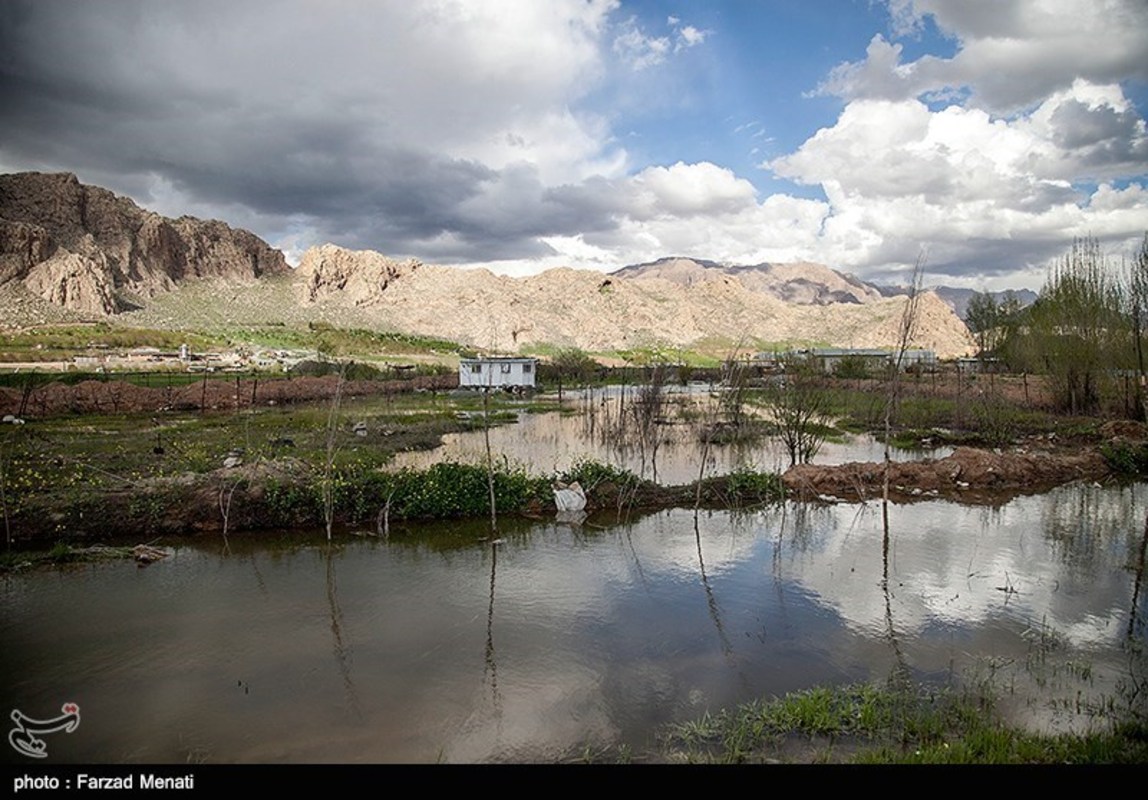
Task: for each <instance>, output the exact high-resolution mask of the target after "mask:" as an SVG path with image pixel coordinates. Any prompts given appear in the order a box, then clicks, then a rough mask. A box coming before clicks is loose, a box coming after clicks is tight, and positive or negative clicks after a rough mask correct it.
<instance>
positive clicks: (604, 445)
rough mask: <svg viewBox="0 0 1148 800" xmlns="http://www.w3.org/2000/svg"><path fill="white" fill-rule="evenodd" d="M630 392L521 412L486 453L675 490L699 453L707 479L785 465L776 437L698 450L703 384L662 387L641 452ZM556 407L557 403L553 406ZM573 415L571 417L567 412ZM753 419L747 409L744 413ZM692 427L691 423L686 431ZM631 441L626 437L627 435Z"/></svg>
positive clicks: (864, 442)
mask: <svg viewBox="0 0 1148 800" xmlns="http://www.w3.org/2000/svg"><path fill="white" fill-rule="evenodd" d="M636 393H637V390H636V389H635V387H628V389H627V388H623V387H617V386H611V387H607V388H606V389H597V390H593V391H591V392H589V393H585V392H568V393H567V395H566V398H565V400H564V407H565V408H566V409H567V413H563V414H560V413H558V412H557V411H554V412H545V413H523V414H519V415H518V422H517V423H515V424H513V425H504V426H496V427H492V428H490V430H489V431H488V433H489V435H490V449H491V452H492V453H494V454H496V456H497V458H498V459H499V460H500V462H501V461H502V460H503V459H505V463H507V464H509V465H511V466H522V467H525V468H526V469H527V470H529V471H530V472H532V473H535V474H554V473H558V472H562V471H564V470H566V469H567V468H569V467H570V466H572V465H574V464H576V463H577V462H579V461H581V460H586V459H592V460H595V461H600V462H603V463H610V464H614V465H615V466H619V467H623V468H625V469H628V470H630V471H632V472H633V473H635V474H636V475H641V476H643V477H646V478H654V477H655V467H656V479H657V481H658V482H659V483H662V484H668V485H680V484H686V483H691V482H693V481H696V480H697V479H698V475H699V473H700V472H701V469H702V463H701V462H702V456H703V453H705V456H706V462H707V463H706V464H705V476H706V477H712V476H714V475H726V474H729V473H730V472H732V471H734V470H735V469H738V468H742V467H748V468H751V469H755V470H763V471H770V472H781V471H784V469H785V468H786V467H788V466H789V456H788V455H787V454H786V453H785V450H784V448H783V447H782V445H781V444H780V442H779V441H778V440H777V439H775V438H770V437H766V438H760V439H757V440H754V441H750V442H739V443H730V444H719V443H716V442H715V443H711V444H710V445H709V447H708V448H706V447H705V446H704V444H703V440H702V434H701V432H700V430H699V427H698V425H697V424H696V423H697V422H698V421H699V419H698V418H694V419H693V420H690V421H687V420H685V419H683V415H682V412H683V411H684V410H687V409H689V410H693V411H695V413H697V414H704V411H702V410H698V409H699V407H700V408H701V409H704V407H705V406H704V405H703V404H704V403H705V402H708V401H709V399H710V398H709V394H710V389H709V387H707V386H703V385H691V386H688V387H667V401H666V409H665V413H664V414H663V415H662V416H661V419H662V422H663V423H664V424H660V425H658V426H657V427H656V432H657V436H658V439H659V445H658V449H657V452H656V454H653V453H651V452H650V448H649V446H648V445H646V446H645V447H643V446H642V443H641V442H640V440H639V437H638V436H637V435H636V434H635V433H634V432H633V431H632V430H630V431H627V432H623V433H620V431H619V426H618V424H617V422H618V420H619V419H629V417H627V413H628V412H627V411H626V408H627V404H629V407H630V408H632V407H633V404H634V398H635V396H636ZM555 407H557V404H555ZM571 412H572V413H571ZM750 412H751V413H752V409H750ZM691 423H693V424H691ZM627 433H628V434H629V435H626V434H627ZM952 452H953V450H952V448H951V447H935V448H925V449H913V450H906V449H901V448H896V447H893V448H890V457H891V458H892V459H893V460H894V461H910V460H916V459H923V458H944V457H945V456H948V455H950V454H951V453H952ZM485 459H486V443H485V439H484V435H483V432H482V431H481V430H477V431H467V432H465V433H453V434H447V435H446V436H444V437H443V443H442V446H440V447H437V448H435V449H433V450H426V451H417V452H409V453H399V454H398V455H397V456H396V457H395V459H394V461H393V462H392V466H393V467H395V468H399V467H416V468H426V467H429V466H430V465H431V464H435V463H437V462H439V461H444V460H449V461H459V462H462V463H485ZM882 460H884V445H883V444H882V443H881V442H879V441H877V440H876V439H874V438H873V437H872V436H869V435H856V434H846V435H844V436H842V437H836V438H835V440H833V441H825V442H823V443H822V445H821V447H820V449H819V450H818V452H817V454H816V456H815V457H814V458H813V459H812V463H814V464H845V463H848V462H851V461H882Z"/></svg>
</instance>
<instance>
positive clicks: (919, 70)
mask: <svg viewBox="0 0 1148 800" xmlns="http://www.w3.org/2000/svg"><path fill="white" fill-rule="evenodd" d="M888 6H889V9H890V15H891V18H892V30H893V33H894V35H895V36H911V35H915V34H917V33H919V32H920V31H921V30H922V29H923V27H924V21H925V19H926V18H927V17H928V18H931V19H932V20H933V21H934V22H935V23H936V25H937V27H938V29H939V30H940V31H941V32H942V33H943V34H945V35H947V36H949V37H951V38H953V39H954V40H956V42H957V45H958V49H957V52H956V54H955V55H954V56H953V57H952V58H939V57H937V56H933V55H925V56H922V57H921V58H919V59H917V60H916V61H913V62H910V63H907V64H903V63H901V55H902V50H901V47H900V46H899V45H895V44H890V43H889V42H887V41H885V39H884V38H883V37H881V36H877V37H874V39H873V41H872V42H871V43H870V46H869V50H868V52H867V54H866V58H865V59H864V60H863V61H861V62H846V63H844V64H841V65H839V66H838V67H837V68H835V69H834V70H833V71H832V72H831V73H830V75H829V77H828V78H827V79H826V81H825V82H824V83H823V84H822V85H821V87H819V89H820V91H822V92H824V93H828V94H837V95H840V96H842V97H845V98H847V99H854V98H885V99H906V98H911V97H920V96H922V95H924V94H926V93H930V92H937V91H944V90H962V89H963V90H968V91H970V92H971V95H972V96H971V101H972V102H973V103H974V104H976V105H979V106H983V107H985V108H988V109H990V110H993V111H996V112H1015V111H1017V110H1020V109H1023V108H1025V107H1028V106H1031V105H1032V104H1034V103H1038V102H1040V101H1041V100H1042V99H1043V98H1045V97H1047V96H1048V95H1049V94H1051V93H1053V92H1056V91H1058V90H1063V89H1066V88H1068V87H1069V86H1071V85H1072V84H1073V83H1074V82H1075V81H1076V80H1078V79H1083V80H1085V81H1088V82H1091V83H1100V84H1104V83H1111V82H1113V81H1118V80H1124V79H1126V78H1129V77H1136V78H1139V79H1140V80H1146V79H1148V37H1146V36H1145V35H1144V32H1145V29H1146V27H1148V4H1146V3H1144V2H1143V0H1105V2H1097V0H999V1H996V2H975V3H974V2H967V1H966V0H888Z"/></svg>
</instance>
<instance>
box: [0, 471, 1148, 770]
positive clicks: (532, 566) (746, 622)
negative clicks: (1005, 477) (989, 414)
mask: <svg viewBox="0 0 1148 800" xmlns="http://www.w3.org/2000/svg"><path fill="white" fill-rule="evenodd" d="M1146 508H1148V485H1145V484H1140V485H1136V486H1133V487H1128V488H1119V487H1105V488H1099V487H1094V486H1091V485H1078V486H1070V487H1065V488H1062V489H1060V490H1057V491H1054V492H1051V493H1049V494H1047V495H1044V496H1038V497H1025V498H1019V499H1016V500H1013V501H1012V502H1009V503H1007V504H1006V505H1003V506H1001V507H999V508H985V507H968V506H961V505H956V504H952V503H947V502H926V503H919V504H914V505H908V506H893V507H891V511H890V521H891V532H892V535H891V539H890V542H889V547H888V548H887V551H886V549H885V548H883V546H882V545H883V541H882V540H883V531H882V526H881V514H880V509H879V507H877V506H874V505H870V506H859V505H837V506H822V507H813V506H801V505H793V504H791V505H787V506H785V507H782V508H777V509H771V510H768V511H760V512H756V513H752V514H731V513H726V512H721V513H712V514H704V515H703V516H702V517H701V518H700V520H699V525H698V533H699V534H700V535H695V528H694V520H693V515H692V513H691V512H688V511H681V510H671V511H666V512H662V513H658V514H654V515H651V516H647V517H644V518H640V519H635V520H631V521H630V522H629V523H626V524H619V523H618V522H617V521H616V520H615V519H613V518H612V517H605V518H596V519H592V520H591V524H589V525H584V526H582V527H581V528H573V527H569V526H563V525H557V524H554V523H549V522H540V523H534V522H528V523H523V522H519V523H515V524H510V523H508V524H506V525H504V526H503V529H502V530H501V531H500V537H501V538H502V543H501V544H498V545H491V544H490V543H488V542H483V541H481V539H482V538H483V537H484V536H485V531H486V528H485V527H484V526H483V525H482V524H473V525H470V524H453V525H435V526H412V527H409V528H406V529H403V530H401V531H396V533H395V535H394V536H393V537H392V539H391V540H390V541H389V542H381V541H377V540H367V539H358V538H353V537H347V538H345V539H344V540H342V541H341V542H339V543H338V544H337V546H336V547H335V548H334V549H333V550H331V551H328V550H327V548H326V546H325V544H323V543H322V537H321V534H320V533H318V532H315V533H314V534H309V535H307V536H306V537H303V538H302V539H300V538H298V537H295V538H284V539H282V540H279V541H272V540H269V539H268V538H260V539H255V540H247V541H233V542H232V549H231V552H230V553H229V554H223V553H221V552H220V546H219V543H218V542H217V541H215V540H209V541H198V542H196V543H194V544H192V543H186V544H181V545H178V546H177V547H176V551H175V554H174V555H173V556H172V557H171V558H169V559H167V560H166V561H163V562H160V563H158V564H155V565H152V566H150V567H148V568H145V569H139V568H137V567H135V566H134V565H131V564H127V563H106V564H99V565H88V566H82V567H76V568H73V569H67V570H61V571H49V572H36V573H27V574H18V575H15V576H9V577H7V578H4V579H3V581H2V583H0V641H2V642H3V648H2V653H0V673H2V674H3V676H4V680H3V682H2V684H0V685H2V689H0V709H2V710H3V711H4V714H5V715H6V716H7V715H8V714H10V712H11V710H12V709H18V710H20V711H22V712H24V713H25V714H27V715H29V716H33V717H36V716H40V717H42V718H46V717H49V716H52V715H54V714H58V713H59V708H60V706H61V705H62V704H63V703H64V702H66V701H74V702H76V703H78V704H79V706H80V707H81V715H82V723H81V725H80V727H79V728H78V729H77V730H76V731H74V732H73V733H69V734H64V733H57V734H51V735H48V736H47V737H46V739H47V744H48V752H49V756H50V757H49V759H48V762H49V763H53V762H59V761H101V762H129V761H140V762H146V761H164V762H181V763H182V762H186V761H189V760H190V761H222V762H264V761H269V762H332V761H333V762H364V761H365V762H433V761H440V760H441V761H450V762H477V761H488V760H513V761H536V760H550V759H556V758H561V757H563V756H565V755H569V754H571V753H580V752H581V751H582V748H583V747H584V746H587V745H590V746H600V745H620V744H627V745H629V746H630V747H631V748H633V750H634V751H635V752H640V751H641V750H642V749H644V748H646V747H648V746H650V745H651V744H652V743H653V736H654V733H655V731H656V730H657V728H658V726H659V725H661V724H662V723H666V722H669V721H673V720H685V719H692V718H695V717H697V716H699V715H701V714H702V713H704V712H705V711H707V710H713V709H717V708H719V707H722V706H728V705H731V704H735V703H738V702H741V701H745V700H749V699H751V698H755V697H759V696H769V695H774V694H778V693H782V692H786V691H791V690H798V689H802V688H806V687H809V686H813V685H817V684H833V683H844V682H852V681H876V682H882V681H885V680H887V679H889V678H890V677H891V676H893V675H909V676H911V677H912V678H915V679H918V680H925V681H931V682H936V683H938V684H949V683H957V684H978V683H988V684H990V685H992V686H993V687H994V688H996V689H997V690H998V691H1000V692H1001V693H1002V696H1003V699H1004V710H1005V711H1006V712H1007V713H1008V714H1009V715H1010V716H1011V718H1012V719H1014V720H1016V721H1018V722H1020V723H1023V724H1026V725H1030V726H1033V727H1042V728H1048V729H1073V728H1075V729H1080V728H1082V727H1084V726H1086V725H1088V724H1089V723H1090V722H1092V721H1095V719H1096V717H1095V712H1096V709H1098V708H1102V707H1104V705H1105V704H1106V703H1109V702H1111V703H1115V704H1116V705H1117V706H1119V705H1120V704H1122V703H1125V702H1126V701H1127V697H1128V696H1129V695H1130V687H1132V686H1133V685H1135V684H1136V682H1139V685H1140V687H1141V694H1140V695H1139V700H1138V701H1136V702H1144V701H1143V697H1144V691H1143V689H1144V686H1145V682H1146V681H1148V666H1146V664H1145V654H1144V649H1145V644H1148V642H1146V638H1148V628H1146V625H1145V621H1144V620H1145V617H1146V616H1148V600H1146V599H1145V594H1146V593H1145V592H1144V591H1143V590H1141V589H1138V588H1137V573H1136V568H1137V567H1138V566H1139V564H1138V562H1139V559H1140V558H1141V557H1142V556H1141V553H1142V549H1141V547H1142V541H1143V535H1144V518H1145V513H1146ZM885 552H887V556H884V555H883V553H885ZM1134 596H1135V599H1134ZM0 758H3V759H4V760H16V759H18V758H20V757H19V756H16V755H15V753H14V752H12V751H11V750H10V749H9V748H8V747H7V746H6V745H5V747H4V755H3V756H2V757H0Z"/></svg>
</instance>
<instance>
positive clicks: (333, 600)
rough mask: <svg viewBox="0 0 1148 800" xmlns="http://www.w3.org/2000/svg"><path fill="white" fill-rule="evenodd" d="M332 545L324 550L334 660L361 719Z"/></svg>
mask: <svg viewBox="0 0 1148 800" xmlns="http://www.w3.org/2000/svg"><path fill="white" fill-rule="evenodd" d="M333 553H334V546H333V545H330V544H328V545H327V552H326V562H327V605H328V609H329V612H330V615H331V636H332V646H333V648H334V652H335V661H336V663H337V664H338V665H339V674H340V675H341V676H342V678H343V690H344V691H345V692H346V695H347V702H348V704H349V705H350V707H351V710H352V711H353V712H354V714H355V716H356V717H357V718H359V719H362V716H363V711H362V707H361V706H360V704H359V697H358V694H357V692H356V691H355V683H354V681H353V680H352V678H351V645H350V643H349V642H348V641H344V637H343V609H342V608H340V606H339V589H338V584H337V581H336V575H335V560H334V558H333V557H332V556H333Z"/></svg>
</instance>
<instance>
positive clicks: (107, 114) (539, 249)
mask: <svg viewBox="0 0 1148 800" xmlns="http://www.w3.org/2000/svg"><path fill="white" fill-rule="evenodd" d="M292 8H293V9H294V11H296V12H300V11H301V12H304V13H302V14H294V15H292V14H291V13H289V12H290V11H291V9H286V8H284V9H283V12H284V13H283V15H282V16H278V15H277V14H276V13H275V12H276V11H277V10H278V9H279V7H278V6H276V5H274V4H272V5H270V6H264V7H262V10H263V11H265V12H266V14H265V15H264V16H263V17H262V18H259V15H258V14H257V13H255V12H257V11H258V10H259V9H260V5H259V4H251V3H246V4H239V5H238V6H233V5H232V4H220V3H194V4H184V3H178V4H170V5H168V4H157V3H140V2H111V3H98V4H96V3H79V4H76V3H25V2H15V3H8V4H5V5H4V6H3V8H0V54H2V55H0V95H2V96H3V98H4V112H3V114H4V118H5V122H4V124H3V126H2V127H0V162H4V163H19V164H29V165H43V166H45V167H46V168H55V169H68V170H72V171H76V172H78V173H80V174H81V177H85V178H87V179H89V180H94V179H97V178H98V179H100V180H101V182H104V184H105V185H107V186H109V188H112V189H114V190H116V191H120V192H128V193H131V194H133V195H134V196H135V197H136V198H137V199H138V200H140V201H141V202H143V203H145V204H146V203H147V201H148V199H149V198H148V197H147V196H146V193H147V188H146V187H149V186H150V185H153V184H154V183H155V182H156V181H157V180H158V181H161V182H162V183H163V184H164V185H165V186H167V187H170V190H173V191H175V192H177V193H179V194H180V195H181V196H184V197H186V198H187V199H188V200H189V201H191V202H192V203H194V204H196V206H197V207H203V206H212V205H218V206H224V207H234V206H235V205H237V204H238V205H241V206H243V207H245V208H246V209H248V210H250V212H251V214H250V218H251V219H253V220H259V219H261V218H262V219H263V220H264V223H265V225H268V226H271V227H277V228H279V229H280V230H282V229H285V228H286V227H288V226H289V225H290V224H292V223H294V224H298V225H301V226H304V227H306V228H307V229H308V230H310V231H312V232H313V234H314V235H317V236H318V237H319V238H323V239H330V240H334V241H338V242H339V243H345V244H347V245H348V246H358V247H371V248H375V249H379V250H384V251H388V252H396V251H404V252H410V251H414V250H416V248H417V249H418V250H419V251H420V252H421V253H425V254H426V255H427V256H435V255H436V254H437V253H436V252H434V251H435V250H436V245H434V244H433V242H434V240H435V239H436V237H438V238H443V237H445V240H449V243H448V244H441V245H439V246H437V249H438V250H439V251H441V253H446V252H456V254H461V253H462V252H463V251H464V250H466V251H467V252H469V253H470V254H471V257H473V258H489V259H495V258H521V257H535V256H538V255H546V254H548V253H549V252H550V251H549V248H547V247H546V246H545V245H544V244H542V243H540V242H538V241H537V238H538V237H540V236H546V235H553V234H559V233H570V232H574V231H578V230H583V229H588V230H596V229H601V228H603V227H608V226H609V225H610V224H611V222H610V219H609V217H608V216H605V215H603V213H602V211H601V210H600V209H598V208H597V207H596V206H595V205H594V204H592V203H579V202H577V200H578V199H579V198H578V197H576V196H573V195H570V194H568V193H564V192H561V191H557V192H554V191H548V190H547V189H546V188H544V187H543V185H542V182H541V181H540V179H539V177H538V175H537V171H536V170H535V169H533V168H530V167H527V166H525V165H513V164H512V165H510V166H507V167H504V168H501V169H495V168H491V167H488V166H485V165H484V164H482V163H480V162H479V161H478V160H476V159H474V158H468V157H458V156H451V155H449V154H448V153H447V152H445V150H444V148H442V147H438V146H436V144H437V142H439V141H446V140H451V139H454V140H457V139H458V138H460V137H459V135H458V134H459V133H460V131H459V130H456V129H457V128H460V127H461V126H466V125H471V124H473V125H475V126H476V128H477V129H478V130H477V133H478V134H479V135H481V134H482V132H483V131H482V125H483V124H486V123H488V122H489V119H487V117H486V116H484V115H486V114H488V113H489V114H494V113H497V109H490V110H489V111H487V110H484V109H483V108H482V106H481V102H480V101H481V100H482V98H481V97H470V96H466V95H467V92H466V87H465V86H462V87H460V86H458V85H456V84H457V81H456V82H453V83H452V81H451V80H445V81H444V82H443V83H442V84H439V85H433V86H428V87H426V91H424V92H422V94H421V95H420V94H419V91H420V90H419V87H418V86H417V84H418V82H419V81H420V80H429V79H426V78H421V77H420V75H419V66H420V65H419V63H417V62H416V63H413V64H411V65H410V69H411V70H412V71H413V73H414V74H413V75H411V76H405V77H404V80H408V82H409V83H412V84H414V88H412V87H411V86H410V85H404V86H402V87H397V85H396V84H395V83H394V81H393V80H391V78H392V76H394V75H395V72H394V68H395V66H396V64H397V65H399V66H402V64H403V61H404V55H403V54H402V53H399V52H395V51H396V47H390V48H388V47H387V46H386V43H385V42H379V44H378V47H377V49H375V50H372V49H371V48H370V47H368V46H367V45H369V43H370V36H369V35H366V34H363V33H362V32H360V31H357V30H355V29H354V28H355V26H356V24H358V25H362V26H364V27H366V28H370V27H371V26H372V25H373V24H375V23H378V24H382V23H386V22H390V21H391V17H395V18H399V19H400V20H404V19H414V16H413V14H414V12H411V13H407V14H406V16H403V14H404V13H406V12H393V13H392V11H393V8H392V9H390V10H388V9H385V8H384V7H383V6H378V5H376V6H373V7H372V6H364V7H359V9H358V10H360V11H362V12H363V13H362V14H360V15H354V14H352V15H349V16H350V19H349V20H347V21H345V22H343V23H330V24H328V23H329V21H327V20H325V21H324V22H325V24H323V25H315V26H314V28H313V30H306V26H307V20H306V17H307V15H308V14H309V15H311V16H312V17H314V16H315V15H318V14H320V13H322V7H321V6H316V5H310V6H306V5H304V6H297V7H296V6H293V7H292ZM388 14H390V15H391V17H388ZM301 17H302V19H301ZM415 22H418V20H417V19H415ZM256 23H257V24H256ZM412 24H413V23H412ZM301 26H302V29H303V30H302V33H301ZM348 26H349V27H348ZM303 33H305V34H306V36H304V35H303ZM255 36H257V37H259V38H253V39H251V40H250V41H243V39H244V37H255ZM308 37H310V38H308ZM280 38H282V39H283V40H284V44H283V47H282V48H279V47H277V46H276V45H275V44H274V42H275V41H276V40H278V39H280ZM408 46H409V47H414V45H408ZM359 50H362V51H363V52H356V51H359ZM383 51H385V52H383ZM448 67H449V63H448V64H445V65H443V66H442V69H443V70H444V71H446V72H449V70H448V69H447V68H448ZM448 77H449V75H448ZM463 77H464V78H465V77H466V76H465V75H463ZM412 92H413V93H414V96H413V98H412V94H411V93H412ZM452 92H453V93H454V94H455V95H456V96H455V97H452V96H451V93H452ZM404 93H405V94H404ZM469 94H470V95H474V94H475V93H474V92H470V93H469ZM497 99H498V98H496V100H497ZM515 100H518V98H515ZM503 102H506V101H505V100H504V101H503ZM456 108H457V109H463V108H465V109H468V114H469V116H467V117H461V118H456V115H455V113H454V110H455V109H456ZM461 133H462V134H463V135H465V133H466V131H461Z"/></svg>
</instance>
